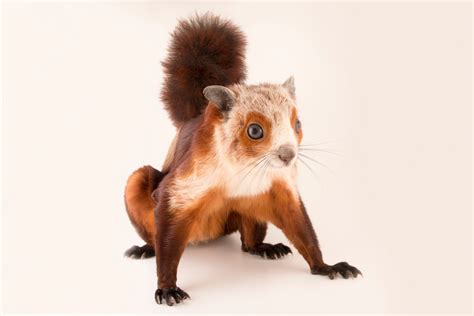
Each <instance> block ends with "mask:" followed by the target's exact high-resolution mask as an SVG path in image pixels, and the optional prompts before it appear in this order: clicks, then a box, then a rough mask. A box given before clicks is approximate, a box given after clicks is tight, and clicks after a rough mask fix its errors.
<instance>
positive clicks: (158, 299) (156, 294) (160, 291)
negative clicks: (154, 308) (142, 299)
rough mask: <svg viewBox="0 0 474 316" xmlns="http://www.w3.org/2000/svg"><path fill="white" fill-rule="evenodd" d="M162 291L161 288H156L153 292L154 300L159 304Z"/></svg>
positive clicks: (161, 300)
mask: <svg viewBox="0 0 474 316" xmlns="http://www.w3.org/2000/svg"><path fill="white" fill-rule="evenodd" d="M162 296H163V291H162V290H161V289H157V290H156V292H155V301H156V303H157V304H160V305H161V303H162V302H163V297H162Z"/></svg>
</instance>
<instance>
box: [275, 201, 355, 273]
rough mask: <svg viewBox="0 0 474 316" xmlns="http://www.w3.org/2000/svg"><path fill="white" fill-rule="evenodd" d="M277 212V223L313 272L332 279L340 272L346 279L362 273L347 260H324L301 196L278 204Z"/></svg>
mask: <svg viewBox="0 0 474 316" xmlns="http://www.w3.org/2000/svg"><path fill="white" fill-rule="evenodd" d="M279 208H280V209H279ZM275 212H276V214H277V215H276V222H275V225H276V226H278V227H279V228H280V229H281V230H282V231H283V233H284V234H285V235H286V236H287V237H288V239H289V240H290V241H291V242H292V243H293V245H294V246H295V247H296V249H298V251H299V252H300V253H301V255H302V256H303V257H304V258H305V260H306V261H307V262H308V264H309V266H310V269H311V273H312V274H319V275H326V276H328V277H329V278H330V279H334V278H335V277H336V276H337V274H338V273H339V274H340V275H341V276H342V277H344V278H345V279H347V278H349V277H357V275H359V274H362V273H361V272H360V271H359V269H357V268H356V267H353V266H351V265H349V264H348V263H347V262H339V263H336V264H334V265H328V264H326V263H325V262H324V261H323V256H322V253H321V249H320V247H319V241H318V238H317V236H316V233H315V232H314V229H313V226H312V224H311V220H310V219H309V216H308V213H307V212H306V208H305V206H304V204H303V201H301V198H298V200H295V201H293V202H292V203H289V205H288V204H286V205H278V206H277V208H276V210H275ZM288 212H289V214H288Z"/></svg>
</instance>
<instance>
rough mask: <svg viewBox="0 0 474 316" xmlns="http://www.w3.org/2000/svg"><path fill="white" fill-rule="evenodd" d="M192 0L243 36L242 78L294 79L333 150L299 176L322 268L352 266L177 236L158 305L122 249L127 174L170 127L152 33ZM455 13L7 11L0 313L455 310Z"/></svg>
mask: <svg viewBox="0 0 474 316" xmlns="http://www.w3.org/2000/svg"><path fill="white" fill-rule="evenodd" d="M206 10H210V11H212V12H215V13H218V14H221V15H222V16H224V17H227V18H230V19H232V20H233V21H234V22H236V23H237V24H239V25H240V26H241V27H242V29H243V30H244V32H245V33H246V34H247V36H248V43H249V46H248V54H247V56H248V70H249V76H248V82H250V83H257V82H261V81H270V82H283V81H284V80H285V79H286V78H287V77H288V76H290V75H294V76H295V80H296V87H297V97H298V105H299V108H300V112H301V113H302V114H301V118H302V122H303V129H304V134H305V137H304V140H303V142H304V143H307V144H312V143H318V142H326V143H324V144H322V145H321V147H324V148H327V149H332V150H337V151H340V152H341V153H342V154H341V156H340V157H339V156H334V155H330V154H320V155H318V156H315V158H317V159H320V160H321V161H323V162H324V163H325V164H327V165H328V166H329V167H330V169H332V170H333V172H330V171H328V170H327V169H326V168H322V167H320V166H318V165H316V164H314V165H313V166H312V167H313V169H314V171H315V173H316V176H317V177H316V178H315V177H314V176H313V175H312V174H311V173H310V172H309V171H308V170H307V169H305V167H304V166H303V167H302V169H301V173H300V184H299V185H300V189H301V193H302V197H303V200H304V201H305V202H306V205H307V208H308V210H309V212H310V217H311V218H312V220H313V224H314V225H315V228H316V232H317V233H318V235H319V237H320V241H321V245H322V249H323V253H324V254H325V258H326V260H327V261H328V262H329V263H335V262H337V261H341V260H347V261H349V262H350V263H352V264H354V265H355V266H357V267H358V268H360V269H361V270H362V272H363V273H364V278H358V279H355V280H343V279H338V280H335V281H330V280H329V279H326V278H324V277H320V276H313V275H311V274H310V273H309V269H308V267H307V265H306V263H305V262H304V260H303V259H302V258H301V256H300V255H298V254H296V251H294V252H295V255H294V256H290V257H287V258H285V259H282V260H279V261H265V260H262V259H259V258H256V257H253V256H250V255H248V254H244V253H242V252H241V251H240V242H239V238H238V236H237V235H233V236H231V237H228V238H225V239H222V240H219V241H217V242H211V243H208V244H205V245H202V246H193V247H188V249H187V250H186V251H185V254H184V256H183V258H182V261H181V264H180V267H179V274H178V279H179V280H178V281H179V282H178V283H179V286H180V287H182V288H183V289H185V290H186V291H187V292H188V293H189V294H190V295H191V297H192V300H190V301H186V303H185V304H184V305H183V306H179V307H175V308H168V307H166V306H157V305H156V304H155V302H154V300H153V294H154V290H155V285H156V277H155V263H154V260H144V261H133V260H128V259H125V258H123V257H122V253H123V251H124V250H125V249H126V248H128V247H129V246H131V245H133V244H141V241H140V240H139V238H138V236H137V235H136V234H135V232H134V230H133V228H132V226H131V225H130V224H129V222H128V218H127V216H126V213H125V210H124V205H123V188H124V185H125V181H126V179H127V177H128V175H129V174H130V173H131V172H132V171H133V170H134V169H136V168H137V167H139V166H141V165H144V164H152V165H153V166H155V167H157V168H159V167H160V166H161V163H162V162H163V159H164V157H165V154H166V150H167V146H168V144H169V143H170V141H171V138H172V137H173V134H174V129H173V127H172V126H171V123H170V121H169V120H168V118H167V115H166V113H165V112H164V111H163V109H162V105H161V103H160V101H159V97H158V96H159V89H160V85H161V83H162V71H161V67H160V63H159V62H160V60H162V59H163V58H164V56H165V54H166V47H167V44H168V40H169V35H168V34H169V32H170V31H172V30H173V28H174V26H175V25H176V21H177V18H179V17H186V16H189V15H190V14H192V13H193V12H194V11H197V12H205V11H206ZM471 18H472V17H471V6H470V4H468V3H464V4H429V3H425V4H410V3H400V4H375V3H366V4H358V3H351V4H327V3H304V4H288V3H278V4H277V3H266V4H254V3H238V4H231V3H228V4H215V3H214V4H204V3H201V4H199V3H192V4H158V3H149V2H148V3H147V2H144V3H134V4H133V3H121V4H119V3H117V4H113V3H109V4H103V3H102V4H101V3H94V2H89V3H84V4H77V3H65V4H59V3H49V4H47V3H39V4H28V3H24V4H14V3H12V2H10V3H7V4H5V5H4V7H3V16H2V26H3V33H2V37H3V60H2V68H3V71H2V72H3V74H2V75H3V93H4V95H3V113H2V114H3V115H2V132H3V139H2V147H3V205H2V213H3V227H2V237H3V245H2V246H3V260H2V270H3V280H2V286H3V299H4V303H3V304H4V306H3V309H4V311H7V312H17V311H20V312H32V311H35V312H56V311H60V312H105V311H107V312H172V313H183V312H214V311H219V312H244V311H246V312H303V311H305V312H383V313H389V312H406V313H408V312H414V313H418V312H464V313H468V312H469V311H470V308H471V296H472V288H471V280H472V256H471V251H472V250H471V249H472V239H471V237H472V236H471V231H472V214H471V159H472V156H471V119H472V117H471V53H472V51H471ZM267 240H269V241H271V242H287V241H286V239H285V238H284V236H283V235H282V234H281V233H280V232H279V231H277V230H276V229H274V228H273V227H272V228H271V229H270V231H269V236H268V238H267ZM293 250H294V248H293Z"/></svg>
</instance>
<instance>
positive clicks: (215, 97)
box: [202, 86, 236, 112]
mask: <svg viewBox="0 0 474 316" xmlns="http://www.w3.org/2000/svg"><path fill="white" fill-rule="evenodd" d="M202 93H203V94H204V96H205V97H206V99H207V100H208V101H209V102H212V103H214V104H215V105H217V106H218V107H219V109H220V110H221V111H222V112H227V111H230V109H231V108H232V106H233V105H234V103H235V99H236V96H235V93H234V92H233V91H232V90H230V89H229V88H226V87H224V86H207V87H205V88H204V90H203V91H202Z"/></svg>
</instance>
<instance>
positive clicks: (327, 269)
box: [311, 262, 362, 280]
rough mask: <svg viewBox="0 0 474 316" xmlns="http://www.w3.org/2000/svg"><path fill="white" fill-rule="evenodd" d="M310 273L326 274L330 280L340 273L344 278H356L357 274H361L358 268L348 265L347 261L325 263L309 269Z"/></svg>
mask: <svg viewBox="0 0 474 316" xmlns="http://www.w3.org/2000/svg"><path fill="white" fill-rule="evenodd" d="M311 273H312V274H318V275H326V276H328V277H329V278H330V279H331V280H333V279H335V278H336V277H337V274H340V275H341V276H342V277H343V278H344V279H349V278H350V277H353V278H356V277H357V275H358V274H362V273H361V272H360V271H359V269H357V268H356V267H353V266H351V265H349V264H348V263H347V262H339V263H336V264H335V265H332V266H330V265H325V266H322V267H316V268H313V269H311Z"/></svg>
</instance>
